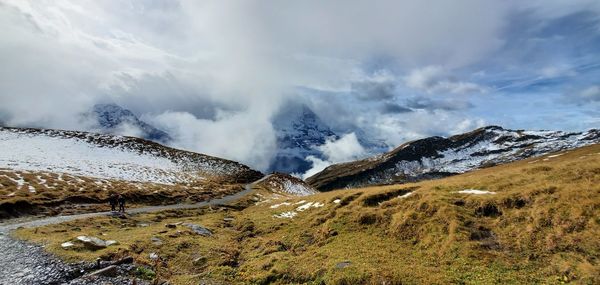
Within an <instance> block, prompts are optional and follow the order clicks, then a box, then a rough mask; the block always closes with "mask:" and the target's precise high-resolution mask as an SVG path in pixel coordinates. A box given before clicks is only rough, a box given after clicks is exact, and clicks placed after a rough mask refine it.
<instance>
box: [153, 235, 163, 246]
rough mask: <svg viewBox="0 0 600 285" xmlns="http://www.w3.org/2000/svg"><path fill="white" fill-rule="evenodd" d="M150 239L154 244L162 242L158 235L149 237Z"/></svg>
mask: <svg viewBox="0 0 600 285" xmlns="http://www.w3.org/2000/svg"><path fill="white" fill-rule="evenodd" d="M150 241H151V242H152V244H154V245H162V244H163V242H162V240H161V239H160V238H158V237H152V238H150Z"/></svg>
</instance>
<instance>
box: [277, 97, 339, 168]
mask: <svg viewBox="0 0 600 285" xmlns="http://www.w3.org/2000/svg"><path fill="white" fill-rule="evenodd" d="M272 122H273V128H274V129H275V132H276V135H277V155H276V157H275V158H274V159H273V162H272V164H271V166H270V167H269V171H278V172H284V173H304V172H305V171H306V170H308V169H310V168H311V167H312V166H311V163H310V162H308V161H306V160H305V158H306V157H307V156H309V155H312V156H316V157H321V156H322V154H321V152H320V151H319V150H318V149H317V148H316V147H317V146H319V145H322V144H324V143H325V142H326V140H327V139H337V138H339V137H338V135H337V134H335V133H334V132H333V131H332V130H331V129H330V128H329V127H328V126H327V125H326V124H325V123H324V122H323V121H321V119H320V118H319V117H318V116H317V115H316V114H315V113H314V112H313V111H312V110H311V109H310V108H308V107H307V106H306V105H302V104H301V105H296V104H288V105H286V106H285V107H284V108H282V110H281V111H280V112H279V113H278V114H277V115H276V116H275V117H274V118H273V120H272Z"/></svg>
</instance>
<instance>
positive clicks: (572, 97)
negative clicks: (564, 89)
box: [562, 85, 600, 104]
mask: <svg viewBox="0 0 600 285" xmlns="http://www.w3.org/2000/svg"><path fill="white" fill-rule="evenodd" d="M562 99H563V100H564V101H566V102H570V103H575V104H587V103H596V102H600V86H599V85H593V86H590V87H588V88H585V89H583V90H580V91H578V92H574V93H573V94H565V95H564V96H563V98H562Z"/></svg>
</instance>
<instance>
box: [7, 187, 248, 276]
mask: <svg viewBox="0 0 600 285" xmlns="http://www.w3.org/2000/svg"><path fill="white" fill-rule="evenodd" d="M252 185H253V184H248V185H246V187H245V189H244V190H243V191H241V192H238V193H236V194H233V195H229V196H225V197H222V198H218V199H213V200H208V201H204V202H199V203H195V204H175V205H166V206H150V207H142V208H134V209H130V210H128V211H127V213H129V214H138V213H150V212H158V211H164V210H176V209H194V208H201V207H206V206H210V205H219V204H227V203H230V202H234V201H236V200H238V199H240V198H242V197H243V196H245V195H247V194H249V193H250V192H252ZM111 214H112V213H111V212H98V213H87V214H79V215H68V216H55V217H47V218H41V219H35V220H29V221H22V220H20V221H17V222H15V220H13V221H12V222H11V221H8V222H5V223H2V224H0V265H1V266H0V285H8V284H10V285H13V284H14V285H17V284H27V285H28V284H107V283H106V282H110V283H108V284H131V283H130V282H131V281H130V280H127V279H124V278H118V277H117V278H111V279H110V280H107V279H106V278H103V279H97V280H90V279H81V278H77V277H78V276H80V275H81V274H82V269H83V267H82V266H81V265H77V264H67V263H65V262H63V261H61V260H59V259H58V258H56V257H54V256H52V255H51V254H49V253H47V252H45V251H44V249H43V247H41V246H38V245H33V244H30V243H27V242H24V241H20V240H16V239H13V238H12V237H11V236H10V231H12V230H14V229H17V228H19V227H26V228H29V227H39V226H44V225H51V224H58V223H62V222H66V221H72V220H77V219H84V218H91V217H98V216H105V215H111ZM138 284H140V283H139V282H138Z"/></svg>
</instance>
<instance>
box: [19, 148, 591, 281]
mask: <svg viewBox="0 0 600 285" xmlns="http://www.w3.org/2000/svg"><path fill="white" fill-rule="evenodd" d="M546 158H548V159H547V160H544V159H546ZM463 189H480V190H487V191H492V192H495V193H496V194H488V195H473V194H460V193H457V191H460V190H463ZM261 191H263V192H260V193H256V194H254V195H253V196H251V197H250V198H252V199H254V200H263V202H259V203H256V205H253V206H250V207H247V208H246V209H244V210H241V211H235V210H232V209H230V208H219V209H213V210H212V211H211V210H208V209H205V210H201V211H200V212H198V211H187V212H177V213H173V212H171V213H160V214H150V215H141V216H135V217H132V218H131V219H130V220H126V221H122V220H119V219H114V218H97V219H93V220H89V221H87V220H86V221H75V222H71V223H69V224H63V225H55V226H52V227H44V228H41V229H38V230H37V231H38V232H37V233H36V232H35V231H36V230H34V229H26V230H21V231H19V233H18V234H19V236H21V237H23V238H27V239H30V240H33V241H36V242H40V243H44V244H47V245H48V247H47V248H48V249H49V250H51V251H52V252H55V253H57V254H59V255H61V256H63V257H65V258H69V259H88V260H91V259H93V258H95V257H97V256H104V257H110V256H112V255H124V254H132V255H134V256H135V257H136V261H138V262H139V263H147V262H148V258H147V256H148V254H149V253H150V252H157V253H159V255H161V256H163V257H164V260H165V264H164V267H163V268H161V271H162V272H163V274H164V275H163V276H162V277H161V278H163V279H168V280H170V281H171V282H172V283H173V284H197V283H198V282H200V281H201V280H212V281H215V280H216V281H222V282H225V283H252V284H269V283H274V284H290V283H292V284H304V283H305V284H449V283H458V284H536V283H542V284H553V283H566V282H574V283H579V284H598V283H600V265H599V264H598V262H599V260H600V145H593V146H589V147H585V148H581V149H577V150H573V151H569V152H567V153H564V154H563V155H561V156H558V157H552V158H549V157H548V156H544V157H541V158H537V159H529V160H525V161H521V162H517V163H511V164H507V165H503V166H497V167H492V168H487V169H482V170H478V171H473V172H470V173H466V174H463V175H458V176H453V177H449V178H445V179H441V180H432V181H424V182H420V183H412V184H404V185H391V186H385V187H371V188H364V189H355V190H338V191H332V192H327V193H321V194H317V195H312V196H308V197H299V198H290V197H278V199H274V197H273V196H272V195H269V194H267V193H266V192H264V190H261ZM408 191H410V192H411V193H412V195H410V196H405V197H399V196H400V195H404V194H405V193H407V192H408ZM258 194H260V195H258ZM265 199H266V201H265ZM300 200H305V201H311V202H321V203H323V204H324V206H323V207H317V208H309V209H307V210H305V211H297V210H295V209H296V207H298V206H299V205H300V204H297V205H294V203H297V202H299V201H300ZM337 200H339V201H338V202H339V203H335V202H334V201H337ZM251 201H252V200H251ZM255 202H256V201H255ZM282 202H289V203H290V204H291V205H282V204H281V203H282ZM252 204H254V203H252ZM274 205H279V206H278V207H277V208H271V206H274ZM286 211H297V212H298V214H297V216H295V217H294V218H291V219H282V218H275V217H274V215H277V214H280V213H282V212H286ZM228 217H232V218H234V221H232V222H230V221H226V220H224V218H228ZM177 221H190V222H193V223H198V224H202V225H205V226H207V227H209V228H211V229H212V230H214V232H215V235H214V237H211V238H204V237H199V236H194V235H190V234H187V233H184V234H181V235H179V236H176V235H172V234H173V233H175V232H176V231H177V230H181V229H166V228H165V227H164V224H165V223H171V222H177ZM140 222H147V223H149V226H148V227H143V228H142V227H137V226H135V224H137V223H140ZM77 229H78V230H77ZM165 230H166V232H164V231H165ZM40 233H42V234H40ZM80 233H85V234H92V235H99V236H103V237H105V238H110V239H117V240H119V241H120V242H121V245H119V246H118V247H116V248H109V249H105V250H101V251H99V252H74V251H65V250H62V249H60V248H59V244H60V243H61V242H64V241H65V240H68V239H70V238H73V237H74V236H76V235H78V234H80ZM103 234H104V235H103ZM170 235H171V236H170ZM152 236H160V237H161V238H162V239H163V240H164V244H163V245H162V246H156V245H153V244H152V243H151V241H150V238H151V237H152ZM198 257H204V258H205V261H204V262H201V264H198V263H194V262H193V260H195V259H197V258H198ZM344 261H349V262H350V263H349V265H348V266H346V267H344V266H342V265H340V264H342V263H341V262H344ZM342 267H343V268H342Z"/></svg>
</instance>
